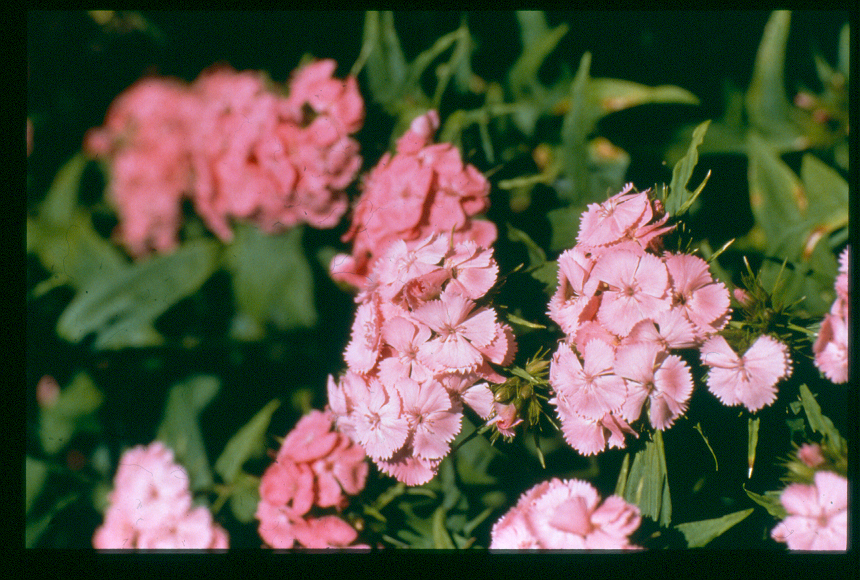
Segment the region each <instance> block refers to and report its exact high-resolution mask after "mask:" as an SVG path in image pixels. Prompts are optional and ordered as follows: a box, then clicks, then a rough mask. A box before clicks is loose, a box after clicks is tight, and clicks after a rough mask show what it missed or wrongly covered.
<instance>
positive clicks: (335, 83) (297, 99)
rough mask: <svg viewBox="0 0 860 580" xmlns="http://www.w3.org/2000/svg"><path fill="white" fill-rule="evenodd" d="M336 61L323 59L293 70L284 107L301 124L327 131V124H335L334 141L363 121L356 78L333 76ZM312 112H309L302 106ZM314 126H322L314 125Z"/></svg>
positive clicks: (353, 130) (362, 106) (353, 131)
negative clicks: (337, 77) (341, 78)
mask: <svg viewBox="0 0 860 580" xmlns="http://www.w3.org/2000/svg"><path fill="white" fill-rule="evenodd" d="M336 68H337V63H336V62H335V61H333V60H331V59H324V60H318V61H315V62H312V63H310V64H308V65H305V66H304V67H302V68H301V69H298V70H296V71H295V72H294V73H293V76H292V79H291V80H290V95H289V97H288V98H287V103H286V106H287V108H288V109H289V110H290V112H291V113H292V115H293V116H294V118H296V119H300V124H301V125H302V126H310V127H311V128H313V129H316V130H317V132H319V133H321V134H326V133H327V132H328V131H327V130H326V129H327V126H333V127H334V133H335V135H334V137H333V138H331V139H329V142H328V143H326V144H330V143H331V141H334V140H336V139H337V138H339V137H340V136H342V135H345V134H347V133H355V132H356V131H358V130H359V129H361V126H362V124H363V123H364V101H363V100H362V98H361V94H360V93H359V91H358V83H357V82H356V80H355V77H347V78H346V79H343V80H340V79H336V78H334V76H333V75H334V72H335V69H336ZM306 106H307V107H308V108H309V109H310V110H311V111H313V112H312V113H311V114H308V113H307V112H306V110H305V107H306ZM316 125H322V126H320V127H316Z"/></svg>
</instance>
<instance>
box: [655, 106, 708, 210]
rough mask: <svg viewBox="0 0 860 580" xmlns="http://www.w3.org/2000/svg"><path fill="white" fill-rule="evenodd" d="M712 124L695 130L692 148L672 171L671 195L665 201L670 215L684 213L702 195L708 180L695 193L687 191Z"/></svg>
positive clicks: (691, 143) (702, 125)
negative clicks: (700, 146) (701, 147)
mask: <svg viewBox="0 0 860 580" xmlns="http://www.w3.org/2000/svg"><path fill="white" fill-rule="evenodd" d="M710 124H711V122H710V121H705V122H704V123H701V124H700V125H698V126H697V127H696V128H695V129H694V130H693V138H692V139H691V141H690V146H689V147H688V148H687V154H686V155H684V157H682V158H681V159H680V160H679V161H678V162H677V163H676V164H675V167H674V168H673V169H672V182H671V183H670V184H669V195H668V197H667V198H666V200H665V205H666V213H668V214H669V215H680V214H682V213H684V212H685V211H686V210H687V209H688V208H689V207H690V206H691V205H692V204H693V202H694V201H695V199H696V197H698V195H699V193H701V191H702V188H703V187H704V185H705V182H706V181H707V178H705V181H703V182H702V183H701V184H700V185H699V187H698V188H696V191H695V192H690V191H689V190H688V189H687V183H688V182H689V181H690V177H691V176H692V175H693V170H694V169H695V168H696V164H697V163H698V162H699V150H698V149H699V145H701V144H702V141H703V140H704V138H705V133H706V132H707V130H708V127H709V126H710Z"/></svg>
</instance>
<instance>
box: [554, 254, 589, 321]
mask: <svg viewBox="0 0 860 580" xmlns="http://www.w3.org/2000/svg"><path fill="white" fill-rule="evenodd" d="M593 267H594V260H593V259H591V258H590V257H589V256H588V255H587V254H586V253H585V251H584V250H582V249H581V248H580V247H579V246H575V247H573V248H571V249H569V250H566V251H564V252H562V254H561V255H560V256H559V257H558V289H557V290H556V292H555V294H553V296H552V298H550V301H549V316H550V318H552V319H553V320H554V321H555V322H556V323H558V325H559V326H560V327H561V329H562V331H564V333H565V334H567V335H573V334H576V331H577V329H578V328H579V326H580V324H581V323H583V322H585V321H586V320H588V319H590V318H591V317H592V316H594V314H595V313H596V311H597V306H598V305H599V300H598V299H595V298H594V294H595V291H596V290H597V286H598V284H599V282H600V281H599V280H598V279H597V278H592V277H590V273H591V269H592V268H593Z"/></svg>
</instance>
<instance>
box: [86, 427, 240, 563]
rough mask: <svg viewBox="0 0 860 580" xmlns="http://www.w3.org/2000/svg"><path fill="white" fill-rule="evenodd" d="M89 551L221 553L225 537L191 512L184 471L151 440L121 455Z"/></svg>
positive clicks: (200, 510) (206, 515)
mask: <svg viewBox="0 0 860 580" xmlns="http://www.w3.org/2000/svg"><path fill="white" fill-rule="evenodd" d="M108 501H109V503H110V505H109V506H108V510H107V513H106V514H105V521H104V523H103V524H102V525H101V526H100V527H99V528H98V529H97V530H96V532H95V535H94V536H93V546H94V547H95V548H96V549H99V550H110V549H123V548H124V549H190V550H202V549H224V548H227V546H228V538H227V533H226V532H225V531H224V529H223V528H221V527H220V526H219V525H218V524H216V523H214V522H213V521H212V514H211V513H210V512H209V510H208V509H206V508H205V507H200V506H198V507H192V503H191V492H190V491H189V490H188V472H186V471H185V469H184V468H183V467H182V466H180V465H178V464H176V463H174V462H173V452H172V451H171V450H170V449H168V448H167V447H165V446H164V445H163V444H162V443H161V442H158V441H156V442H155V443H152V444H151V445H149V446H148V447H143V446H142V445H141V446H138V447H134V448H133V449H130V450H128V451H126V452H125V453H124V454H123V455H122V457H121V459H120V463H119V468H118V469H117V472H116V476H115V477H114V489H113V491H111V493H110V494H109V496H108Z"/></svg>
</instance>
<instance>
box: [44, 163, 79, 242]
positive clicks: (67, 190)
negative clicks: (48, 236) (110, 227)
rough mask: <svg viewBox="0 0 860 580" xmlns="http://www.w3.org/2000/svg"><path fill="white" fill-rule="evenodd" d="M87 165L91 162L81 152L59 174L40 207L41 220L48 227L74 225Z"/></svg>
mask: <svg viewBox="0 0 860 580" xmlns="http://www.w3.org/2000/svg"><path fill="white" fill-rule="evenodd" d="M87 163H89V160H88V159H87V158H86V156H85V155H84V154H83V153H82V152H80V151H79V152H77V153H75V154H74V155H73V156H72V157H71V159H69V160H68V161H67V162H66V164H65V165H63V166H62V167H61V168H60V170H59V171H58V172H57V176H56V177H55V178H54V181H53V183H52V184H51V187H50V189H48V193H47V195H46V196H45V199H44V200H43V201H42V204H41V205H40V206H39V220H40V221H42V222H43V223H44V224H45V225H46V226H49V227H55V228H61V229H63V228H66V227H68V226H69V225H70V224H71V223H72V218H73V217H74V214H75V210H76V209H77V207H78V189H79V188H80V184H81V176H82V175H83V173H84V169H85V168H86V166H87Z"/></svg>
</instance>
